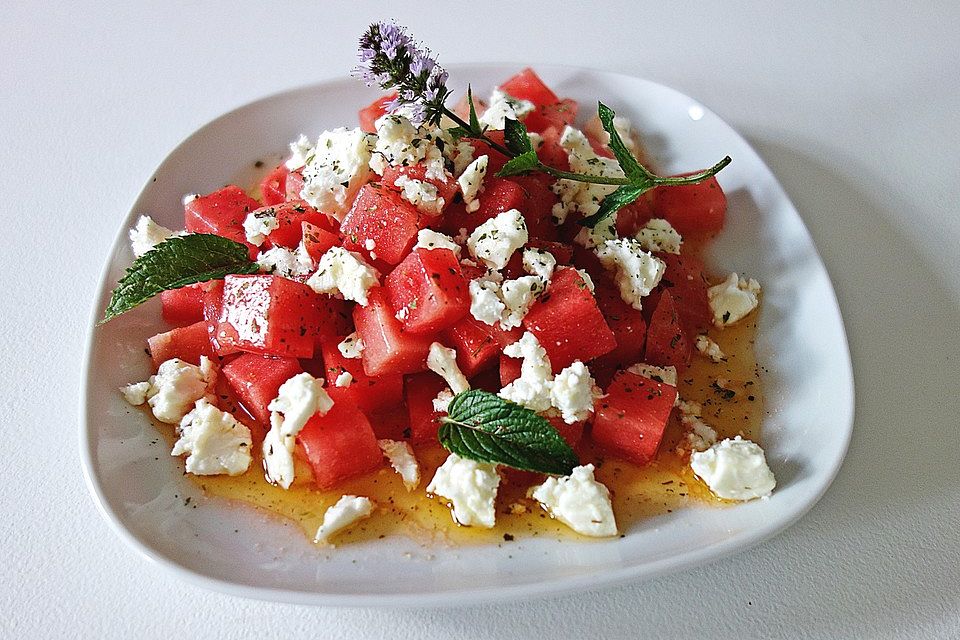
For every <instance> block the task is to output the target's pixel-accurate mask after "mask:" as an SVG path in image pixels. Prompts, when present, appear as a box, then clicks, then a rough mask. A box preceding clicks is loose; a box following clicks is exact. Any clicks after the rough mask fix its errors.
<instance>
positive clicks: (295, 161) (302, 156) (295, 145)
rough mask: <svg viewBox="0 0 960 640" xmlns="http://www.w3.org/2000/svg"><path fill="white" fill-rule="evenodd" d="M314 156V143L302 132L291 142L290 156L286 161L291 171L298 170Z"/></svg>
mask: <svg viewBox="0 0 960 640" xmlns="http://www.w3.org/2000/svg"><path fill="white" fill-rule="evenodd" d="M312 158H313V143H312V142H310V139H309V138H308V137H307V136H305V135H303V134H302V133H301V134H300V137H299V138H297V139H296V140H295V141H293V142H291V143H290V158H289V159H288V160H287V161H286V162H285V163H284V164H286V166H287V169H289V170H290V171H296V170H297V169H299V168H301V167H303V166H304V165H305V164H307V163H308V162H310V160H311V159H312Z"/></svg>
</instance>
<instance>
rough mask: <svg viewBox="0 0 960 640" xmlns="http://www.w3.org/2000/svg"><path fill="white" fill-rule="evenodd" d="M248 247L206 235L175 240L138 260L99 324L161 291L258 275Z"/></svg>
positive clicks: (114, 292) (114, 295) (161, 245)
mask: <svg viewBox="0 0 960 640" xmlns="http://www.w3.org/2000/svg"><path fill="white" fill-rule="evenodd" d="M258 270H259V266H258V265H257V263H256V262H253V261H252V260H250V256H249V253H248V250H247V247H246V245H243V244H240V243H239V242H234V241H233V240H229V239H227V238H221V237H220V236H215V235H211V234H207V233H194V234H190V235H186V236H174V237H172V238H170V239H169V240H166V241H164V242H161V243H160V244H158V245H157V246H155V247H154V248H153V249H151V250H150V251H148V252H147V253H145V254H143V255H142V256H140V257H139V258H137V259H136V260H135V261H134V263H133V264H132V265H131V266H130V268H129V269H127V273H126V274H125V275H124V276H123V277H122V278H120V282H118V283H117V287H116V289H114V290H113V295H112V296H111V297H110V303H109V304H108V305H107V310H106V312H105V313H104V315H103V320H101V321H100V324H103V323H104V322H107V321H108V320H110V319H111V318H115V317H116V316H118V315H120V314H121V313H125V312H127V311H129V310H130V309H133V308H134V307H136V306H139V305H141V304H143V303H144V302H146V301H147V300H149V299H150V298H152V297H153V296H155V295H157V294H158V293H160V292H161V291H168V290H170V289H179V288H181V287H185V286H187V285H190V284H195V283H197V282H206V281H207V280H216V279H219V278H223V277H224V276H226V275H228V274H231V273H256V272H257V271H258Z"/></svg>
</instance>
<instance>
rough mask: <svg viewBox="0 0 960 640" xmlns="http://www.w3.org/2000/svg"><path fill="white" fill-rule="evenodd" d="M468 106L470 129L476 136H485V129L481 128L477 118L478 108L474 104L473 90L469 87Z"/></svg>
mask: <svg viewBox="0 0 960 640" xmlns="http://www.w3.org/2000/svg"><path fill="white" fill-rule="evenodd" d="M467 104H469V105H470V129H471V130H472V132H473V135H474V136H480V135H483V129H482V128H481V127H480V119H479V118H478V117H477V107H476V105H474V104H473V89H472V88H471V87H470V85H469V84H468V85H467Z"/></svg>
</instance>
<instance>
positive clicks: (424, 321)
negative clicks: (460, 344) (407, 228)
mask: <svg viewBox="0 0 960 640" xmlns="http://www.w3.org/2000/svg"><path fill="white" fill-rule="evenodd" d="M383 285H384V288H385V289H386V292H387V296H388V298H389V300H390V304H391V306H392V307H393V308H394V309H397V310H398V311H400V317H401V321H400V322H401V324H402V325H403V330H404V331H408V332H410V333H437V332H438V331H442V330H443V329H446V328H447V327H449V326H450V325H452V324H454V323H455V322H457V321H458V320H459V319H460V318H462V317H463V316H465V315H466V314H467V313H469V311H470V291H469V289H468V284H467V280H466V279H465V278H464V277H463V274H462V273H461V272H460V263H459V262H458V261H457V257H456V256H455V255H454V253H453V251H451V250H450V249H415V250H413V251H411V252H410V254H409V255H407V257H406V259H404V261H403V262H401V263H400V264H399V265H397V267H396V269H394V270H393V271H391V272H390V274H389V275H388V276H387V277H386V280H385V281H384V283H383Z"/></svg>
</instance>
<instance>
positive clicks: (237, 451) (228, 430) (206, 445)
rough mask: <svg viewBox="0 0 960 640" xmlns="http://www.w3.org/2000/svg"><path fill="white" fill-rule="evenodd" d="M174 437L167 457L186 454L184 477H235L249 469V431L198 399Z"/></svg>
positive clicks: (230, 417)
mask: <svg viewBox="0 0 960 640" xmlns="http://www.w3.org/2000/svg"><path fill="white" fill-rule="evenodd" d="M177 434H178V435H179V436H180V438H179V439H178V440H177V442H176V443H175V444H174V445H173V450H172V451H171V452H170V455H173V456H180V455H184V454H187V460H186V470H187V473H192V474H194V475H198V476H212V475H219V474H227V475H228V476H237V475H240V474H241V473H244V472H245V471H246V470H247V469H248V468H249V467H250V460H251V456H250V447H251V446H252V445H253V441H252V440H251V438H250V429H248V428H247V427H246V426H244V425H243V424H241V423H240V422H238V421H237V419H236V418H234V417H233V416H232V415H231V414H230V413H227V412H226V411H221V410H220V409H218V408H216V407H215V406H213V405H212V404H210V403H209V402H207V401H206V400H204V399H202V398H201V399H200V400H197V404H196V405H195V406H194V408H193V410H192V411H190V413H188V414H187V415H185V416H184V417H183V420H181V421H180V426H179V427H177Z"/></svg>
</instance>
